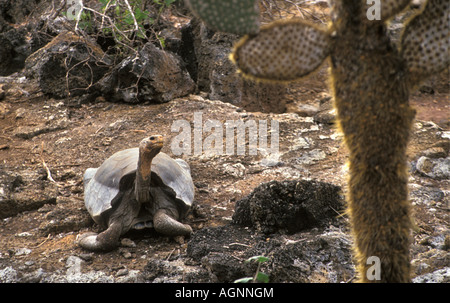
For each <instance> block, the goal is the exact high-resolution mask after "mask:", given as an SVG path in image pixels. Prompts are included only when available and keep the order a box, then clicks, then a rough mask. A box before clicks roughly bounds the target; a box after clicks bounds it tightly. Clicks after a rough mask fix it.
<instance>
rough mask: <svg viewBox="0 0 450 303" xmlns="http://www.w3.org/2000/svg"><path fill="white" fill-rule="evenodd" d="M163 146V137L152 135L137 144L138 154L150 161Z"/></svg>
mask: <svg viewBox="0 0 450 303" xmlns="http://www.w3.org/2000/svg"><path fill="white" fill-rule="evenodd" d="M163 145H164V137H163V136H161V135H153V136H150V137H147V138H145V139H143V140H142V141H141V142H140V143H139V152H140V154H141V156H143V157H145V158H150V159H152V158H153V157H154V156H156V155H157V154H158V153H159V151H160V150H161V148H162V147H163Z"/></svg>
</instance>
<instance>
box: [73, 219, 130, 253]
mask: <svg viewBox="0 0 450 303" xmlns="http://www.w3.org/2000/svg"><path fill="white" fill-rule="evenodd" d="M121 233H122V225H121V224H119V223H112V224H111V225H110V226H109V227H108V229H107V230H105V231H103V232H101V233H99V234H96V233H85V234H82V235H80V236H79V237H78V244H79V245H80V246H81V247H83V248H84V249H87V250H92V251H109V250H112V249H114V248H116V247H117V245H118V242H119V238H120V235H121Z"/></svg>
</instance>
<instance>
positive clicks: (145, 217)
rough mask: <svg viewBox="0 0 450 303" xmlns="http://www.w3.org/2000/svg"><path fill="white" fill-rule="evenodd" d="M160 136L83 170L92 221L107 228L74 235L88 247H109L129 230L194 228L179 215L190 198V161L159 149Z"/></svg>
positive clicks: (171, 233)
mask: <svg viewBox="0 0 450 303" xmlns="http://www.w3.org/2000/svg"><path fill="white" fill-rule="evenodd" d="M162 147H163V137H162V136H160V135H155V136H151V137H148V138H145V139H143V140H142V141H141V142H140V144H139V147H138V148H130V149H125V150H122V151H119V152H117V153H115V154H113V155H112V156H111V157H110V158H108V159H107V160H106V161H105V162H103V164H102V165H101V166H100V167H98V168H88V169H87V170H86V172H85V173H84V178H83V181H84V201H85V205H86V208H87V210H88V211H89V213H90V215H91V216H92V218H93V219H94V221H95V222H96V223H97V224H98V225H100V226H102V227H104V228H106V230H104V231H103V232H101V233H100V234H96V233H85V234H82V235H80V236H79V237H78V243H79V245H80V246H81V247H83V248H85V249H88V250H104V251H106V250H111V249H113V248H115V247H116V246H117V244H118V240H119V238H120V236H121V235H123V234H124V233H126V232H127V231H129V230H130V229H143V228H145V227H154V229H155V230H156V231H157V232H158V233H161V234H164V235H168V236H184V235H189V234H190V233H191V232H192V228H191V227H190V226H189V225H187V224H182V223H180V222H179V221H178V220H181V219H183V218H184V217H185V216H186V213H187V212H188V210H189V209H190V207H191V206H192V202H193V200H194V184H193V182H192V178H191V174H190V169H189V165H188V164H187V163H186V162H185V161H183V160H181V159H176V160H174V159H172V158H171V157H169V156H168V155H167V154H165V153H163V152H160V150H161V148H162Z"/></svg>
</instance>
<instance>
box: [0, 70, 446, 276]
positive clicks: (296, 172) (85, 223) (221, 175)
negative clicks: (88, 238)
mask: <svg viewBox="0 0 450 303" xmlns="http://www.w3.org/2000/svg"><path fill="white" fill-rule="evenodd" d="M323 74H324V73H319V74H318V75H317V76H315V77H313V78H312V79H311V80H307V81H303V82H300V83H297V84H296V85H295V86H293V87H292V89H291V92H293V93H292V95H291V96H290V97H291V98H294V97H295V95H294V94H296V98H297V99H298V100H301V101H302V102H303V104H308V103H310V104H312V103H314V102H317V100H318V99H320V98H322V97H323V93H324V92H325V93H326V92H327V87H326V84H325V83H326V81H325V79H324V78H323V77H324V76H323ZM321 75H322V76H321ZM321 77H322V78H321ZM4 82H6V81H4ZM8 82H9V83H3V84H0V85H2V91H3V92H4V98H3V100H1V101H0V130H1V132H0V169H1V172H2V175H3V177H4V176H5V174H6V175H8V176H9V177H7V178H10V179H9V180H12V181H10V183H8V184H10V188H9V189H10V190H11V192H10V196H11V195H12V196H13V197H14V200H15V204H14V205H13V206H11V205H10V208H8V206H5V205H2V207H3V211H4V212H9V213H10V215H8V216H6V217H3V218H1V221H0V235H1V236H0V270H2V269H5V268H9V267H11V268H14V269H15V270H16V271H18V272H19V275H20V277H22V280H20V279H19V278H18V280H19V281H23V280H25V281H26V278H23V277H24V276H26V274H27V273H32V272H36V270H38V269H39V270H42V271H43V272H46V273H51V272H64V271H65V270H67V268H68V259H69V258H70V257H71V256H78V257H81V258H82V259H83V260H85V261H84V262H83V269H82V270H83V272H88V271H91V270H95V271H103V272H105V273H107V274H110V275H112V276H115V277H119V276H121V275H124V272H125V274H126V272H127V271H132V270H143V268H145V266H146V265H147V264H148V263H149V260H177V258H179V257H180V256H185V255H186V248H187V242H188V240H189V239H184V240H180V239H178V240H176V241H175V240H174V239H170V238H167V237H162V236H160V235H157V234H156V233H154V232H152V231H146V232H130V233H129V234H127V235H126V236H125V238H128V239H131V240H132V242H133V243H134V244H135V246H134V245H127V243H126V242H124V243H122V245H121V247H119V248H118V249H116V250H114V251H112V252H107V253H89V252H87V251H84V250H83V249H81V248H80V247H79V246H77V244H76V237H77V235H78V234H79V233H82V232H86V231H98V230H99V228H98V227H97V226H96V225H95V224H94V223H93V221H92V220H91V219H90V217H89V215H88V213H87V211H86V210H85V208H84V203H83V187H82V175H83V172H84V170H85V169H86V168H88V167H97V166H98V165H100V164H101V163H102V161H103V160H105V159H106V158H107V157H109V156H110V155H112V154H113V153H114V152H116V151H119V150H122V149H125V148H129V147H135V146H137V144H138V142H139V141H140V140H141V139H142V138H143V137H145V136H148V135H150V134H162V135H164V136H165V138H166V146H165V147H164V148H163V151H164V152H166V153H168V154H172V150H171V147H170V143H171V142H172V140H173V138H174V137H175V136H176V135H177V134H178V132H177V131H171V126H172V125H173V123H174V121H176V120H179V119H184V120H187V121H189V122H190V125H191V127H192V130H193V127H194V122H193V121H194V119H193V113H194V112H198V113H201V114H202V119H203V121H202V123H204V122H205V121H206V120H208V119H214V120H218V121H220V122H221V123H225V121H226V120H235V121H236V120H241V119H242V120H243V121H247V120H249V119H253V120H256V121H257V120H267V121H269V125H270V121H272V120H273V119H276V120H278V121H279V128H280V130H279V135H280V149H279V154H278V156H279V157H278V158H277V157H275V163H278V164H277V165H274V166H271V165H269V166H267V165H262V164H261V162H260V160H261V159H263V158H264V157H265V155H263V154H262V153H261V152H259V153H258V154H257V155H256V156H251V155H248V153H246V155H244V156H238V155H230V156H227V155H207V154H204V153H203V154H202V155H194V154H191V155H184V156H183V158H184V159H186V160H187V161H188V162H189V164H190V166H191V170H192V177H193V180H194V183H195V185H196V193H195V194H196V197H195V206H194V208H193V211H192V213H191V214H190V215H189V217H188V218H187V220H186V221H187V222H188V223H190V224H191V225H192V227H193V229H194V231H196V232H197V231H199V230H201V229H204V228H207V227H213V226H221V225H225V224H228V223H229V222H230V220H231V216H232V214H233V211H234V206H235V202H236V201H237V200H239V199H241V198H243V197H245V196H246V195H248V194H249V193H250V192H251V191H252V190H253V189H254V188H255V187H256V186H258V185H259V184H261V183H262V182H267V181H270V180H286V179H300V178H304V179H314V180H320V181H325V182H330V183H333V184H336V185H344V183H345V161H346V157H347V153H346V150H345V147H344V146H343V144H342V140H341V136H340V135H339V134H338V133H337V131H336V130H335V127H334V126H333V125H332V124H327V123H316V122H314V119H313V117H308V116H304V117H301V116H299V115H297V114H292V113H285V114H271V113H261V112H258V111H257V109H255V105H254V104H253V105H252V111H247V110H246V109H245V108H242V107H236V106H233V105H230V104H227V103H222V102H220V101H210V100H207V99H206V98H203V97H201V96H199V95H191V96H189V97H185V98H180V99H177V100H173V101H171V102H169V103H166V104H141V105H128V104H121V103H110V102H108V100H104V99H101V98H98V99H97V100H96V101H95V102H91V103H86V104H81V105H80V106H71V102H69V101H70V100H55V99H52V98H50V97H48V96H45V95H43V94H42V93H41V92H40V91H39V89H38V88H37V87H36V86H35V84H33V83H29V82H25V83H20V81H19V79H18V78H16V79H15V80H14V81H12V82H11V78H10V79H9V80H8ZM433 88H434V93H433V94H429V93H422V92H420V91H417V92H415V93H414V94H413V95H412V97H411V102H412V104H413V105H414V106H415V107H416V109H417V110H418V114H417V121H416V123H415V125H414V132H413V134H412V138H411V143H410V147H409V153H408V157H409V161H410V163H415V161H417V159H418V158H419V156H421V155H422V154H423V153H424V152H425V151H427V150H428V151H429V150H430V149H431V150H433V148H434V149H436V146H437V147H438V148H441V149H440V151H441V153H442V150H443V151H444V153H446V154H444V155H440V156H441V157H442V156H443V157H444V158H445V157H448V147H449V138H448V134H449V130H450V128H449V126H450V124H449V116H450V115H449V111H450V108H449V106H450V105H449V99H448V96H449V95H448V78H446V74H444V75H443V76H442V77H439V78H438V80H437V84H434V86H433ZM205 97H206V96H205ZM328 102H330V101H328ZM428 121H432V122H428ZM224 125H225V124H224ZM192 134H193V132H192ZM208 135H209V133H205V132H204V133H203V139H205V138H206V137H207V136H208ZM247 139H248V138H247ZM247 142H248V141H247ZM271 160H273V159H271ZM277 161H278V162H277ZM47 169H48V171H47ZM50 177H51V178H52V179H53V180H54V181H52V180H51V178H50ZM4 178H6V177H4ZM11 178H12V179H11ZM410 184H411V187H410V189H411V191H412V192H414V193H416V195H415V196H414V197H413V199H412V200H413V202H415V203H414V209H413V210H414V217H415V224H416V229H415V230H414V232H413V236H414V245H415V246H414V247H415V248H414V249H413V252H412V258H413V259H415V258H419V259H420V262H418V263H419V264H415V267H414V270H415V271H414V273H413V276H417V275H419V274H424V273H428V272H433V271H434V270H436V269H440V268H445V267H446V266H447V267H448V265H449V264H448V260H449V259H448V250H447V251H446V250H445V248H442V243H444V238H445V237H447V240H445V242H446V243H447V246H448V237H449V227H448V222H449V195H450V193H449V189H450V188H449V180H437V179H433V178H429V177H426V176H423V175H421V174H418V173H417V172H415V171H414V170H413V169H412V173H411V177H410ZM430 188H432V189H437V191H438V192H440V193H441V195H440V196H439V195H438V196H439V197H438V198H435V197H431V198H430V196H429V193H430V191H420V189H430ZM427 193H428V194H427ZM0 194H2V195H6V193H5V189H4V188H3V192H2V193H0ZM423 195H425V196H427V195H428V196H427V199H425V200H423V201H419V200H420V197H422V196H423ZM3 198H4V197H3ZM424 201H425V202H424ZM3 204H5V203H3ZM435 239H440V240H439V241H440V242H439V241H438V242H439V243H440V244H435V243H434V242H433V241H434V240H435ZM433 243H434V244H433ZM243 244H245V243H243ZM438 246H439V247H438ZM436 249H438V250H439V251H440V253H439V254H438V257H434V259H433V258H431V257H430V258H427V257H426V256H425V257H424V256H421V257H419V255H421V254H425V253H428V254H430V256H435V255H433V254H432V253H430V251H433V250H436ZM446 249H448V247H447V248H446ZM230 253H231V254H232V252H230ZM436 259H437V260H436ZM424 264H425V265H424ZM4 279H5V278H4ZM28 279H29V280H31V282H35V281H36V280H37V281H39V279H40V278H39V277H37V276H32V277H31V278H28ZM33 279H34V280H33Z"/></svg>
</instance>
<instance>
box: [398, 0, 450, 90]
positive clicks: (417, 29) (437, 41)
mask: <svg viewBox="0 0 450 303" xmlns="http://www.w3.org/2000/svg"><path fill="white" fill-rule="evenodd" d="M449 24H450V12H449V2H448V0H431V1H429V2H428V3H427V6H426V7H425V9H424V11H423V12H422V14H420V15H417V16H416V17H415V18H413V19H412V20H411V21H410V22H409V23H408V25H407V26H406V28H405V31H404V33H403V36H402V55H403V58H404V59H405V61H406V63H407V67H408V70H409V73H410V75H411V77H412V80H413V81H414V83H413V84H417V81H420V80H422V79H424V78H426V77H427V76H430V75H432V74H435V73H437V72H439V71H441V70H443V69H445V68H446V67H448V65H449V63H450V57H449V44H450V30H449Z"/></svg>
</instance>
